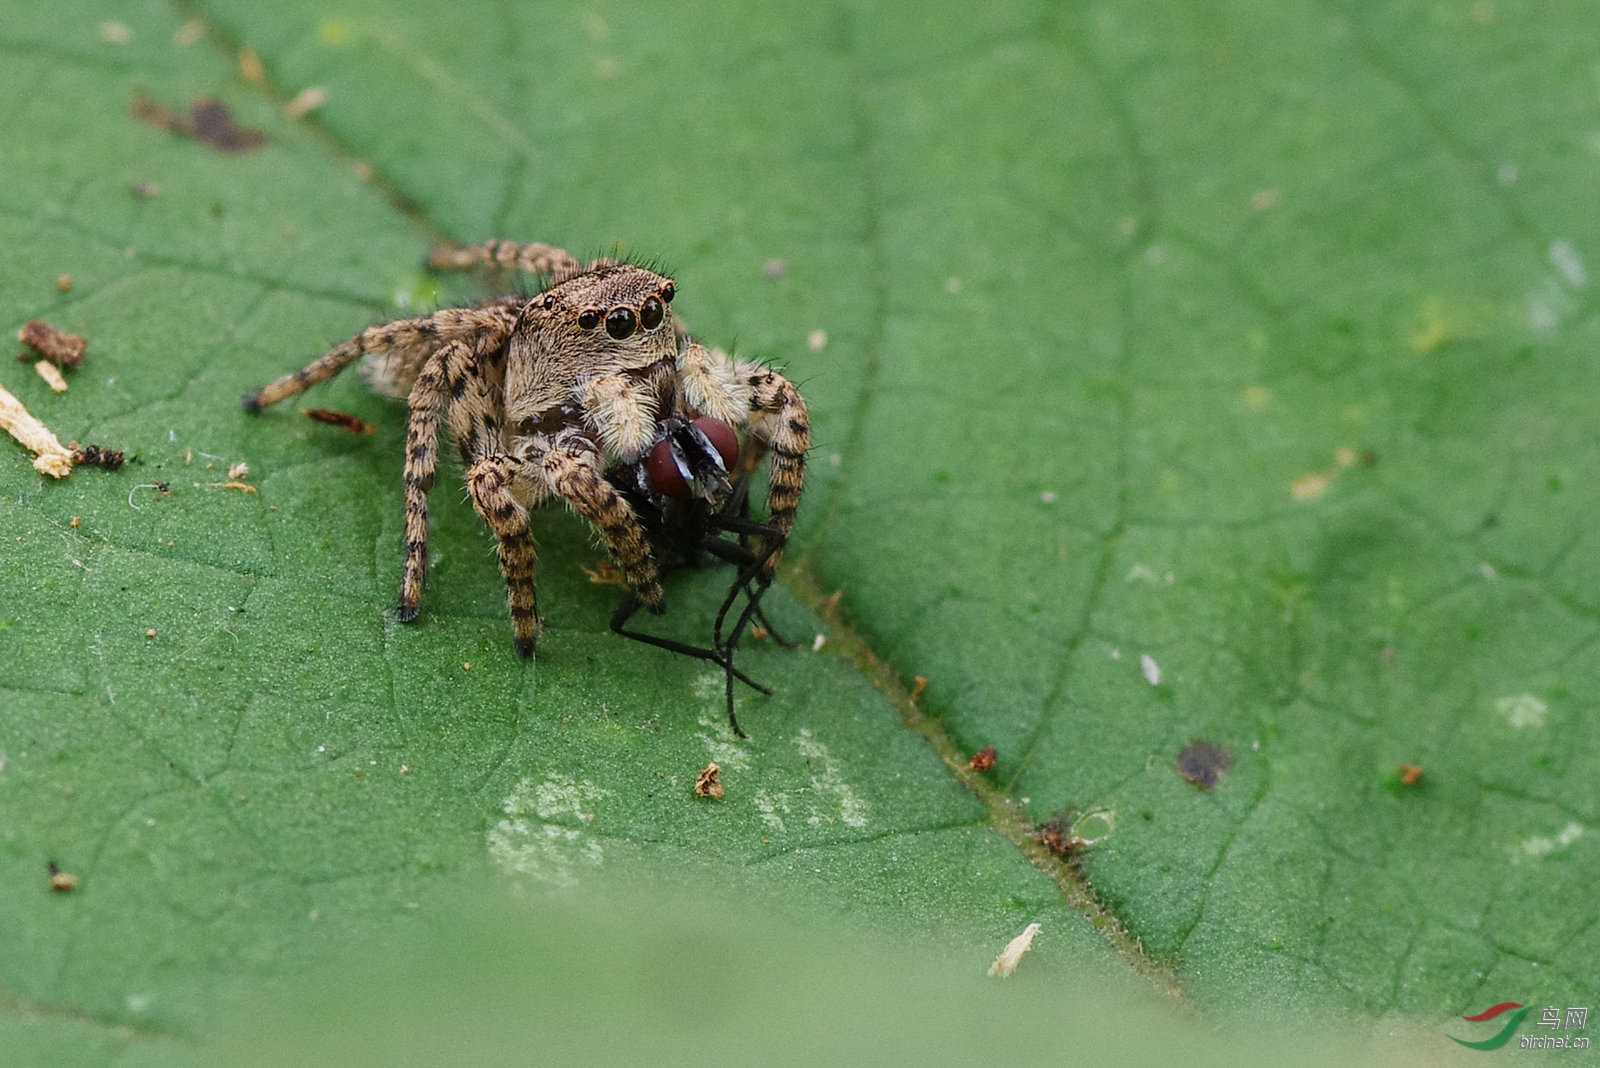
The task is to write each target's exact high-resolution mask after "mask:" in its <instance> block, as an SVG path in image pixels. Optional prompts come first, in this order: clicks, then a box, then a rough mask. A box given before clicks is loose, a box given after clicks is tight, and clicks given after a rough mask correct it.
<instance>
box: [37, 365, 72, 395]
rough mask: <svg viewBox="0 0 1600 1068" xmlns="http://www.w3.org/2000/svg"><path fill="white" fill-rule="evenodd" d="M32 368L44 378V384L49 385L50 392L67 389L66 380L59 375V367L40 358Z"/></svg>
mask: <svg viewBox="0 0 1600 1068" xmlns="http://www.w3.org/2000/svg"><path fill="white" fill-rule="evenodd" d="M33 369H34V370H35V371H38V372H39V377H40V378H42V379H44V382H45V385H47V386H49V387H50V392H52V393H65V392H66V391H67V380H66V379H65V378H62V377H61V369H60V368H58V367H57V366H56V365H55V364H53V363H51V362H50V361H49V360H40V361H39V362H38V363H36V364H34V365H33Z"/></svg>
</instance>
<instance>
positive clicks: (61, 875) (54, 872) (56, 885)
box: [49, 860, 78, 894]
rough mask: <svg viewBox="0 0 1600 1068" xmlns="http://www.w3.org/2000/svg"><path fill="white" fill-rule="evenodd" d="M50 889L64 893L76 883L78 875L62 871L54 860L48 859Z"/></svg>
mask: <svg viewBox="0 0 1600 1068" xmlns="http://www.w3.org/2000/svg"><path fill="white" fill-rule="evenodd" d="M49 868H50V889H52V890H54V891H55V892H56V893H58V894H64V893H66V892H67V891H68V890H71V889H72V888H73V887H75V886H77V885H78V877H77V876H76V875H74V874H72V873H71V872H69V871H62V870H61V869H60V868H58V867H56V862H55V861H53V860H52V861H50V864H49Z"/></svg>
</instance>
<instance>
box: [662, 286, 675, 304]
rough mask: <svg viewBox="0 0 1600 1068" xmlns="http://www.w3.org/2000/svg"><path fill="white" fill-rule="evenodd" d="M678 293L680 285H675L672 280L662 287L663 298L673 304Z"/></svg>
mask: <svg viewBox="0 0 1600 1068" xmlns="http://www.w3.org/2000/svg"><path fill="white" fill-rule="evenodd" d="M677 295H678V287H677V286H675V285H673V284H672V283H671V282H668V283H667V284H666V285H664V286H662V287H661V299H662V300H664V301H666V302H667V303H668V304H671V303H672V298H673V297H675V296H677Z"/></svg>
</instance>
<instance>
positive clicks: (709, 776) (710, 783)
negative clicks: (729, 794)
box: [694, 760, 722, 798]
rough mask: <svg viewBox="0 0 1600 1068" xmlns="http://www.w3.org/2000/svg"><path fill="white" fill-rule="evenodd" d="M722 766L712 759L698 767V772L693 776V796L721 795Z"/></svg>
mask: <svg viewBox="0 0 1600 1068" xmlns="http://www.w3.org/2000/svg"><path fill="white" fill-rule="evenodd" d="M721 776H722V766H721V765H719V764H718V763H717V762H716V761H714V760H713V761H712V762H711V763H709V764H707V765H706V766H705V767H703V768H701V769H700V774H699V775H697V776H695V780H694V796H696V797H711V798H716V797H721V796H722V777H721Z"/></svg>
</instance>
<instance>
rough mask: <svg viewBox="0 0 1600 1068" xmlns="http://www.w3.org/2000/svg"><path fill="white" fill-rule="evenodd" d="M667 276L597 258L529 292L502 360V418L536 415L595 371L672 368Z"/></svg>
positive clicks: (674, 345)
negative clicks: (504, 410)
mask: <svg viewBox="0 0 1600 1068" xmlns="http://www.w3.org/2000/svg"><path fill="white" fill-rule="evenodd" d="M673 295H674V287H673V284H672V279H670V278H667V277H666V276H665V275H659V274H656V273H655V272H654V271H650V270H646V269H645V268H643V267H636V266H634V265H633V264H629V263H612V262H610V261H600V262H597V263H595V264H593V265H591V266H590V268H589V269H588V270H586V271H584V272H583V273H582V274H578V275H574V276H573V277H571V278H568V279H566V280H565V281H563V282H559V283H557V284H556V285H553V286H551V287H550V288H549V289H547V290H545V291H544V292H543V293H539V294H536V295H535V296H533V297H532V298H531V299H530V300H529V301H528V303H527V304H526V305H525V306H524V309H523V312H522V317H521V320H520V321H519V323H518V325H517V328H516V331H515V333H514V335H513V337H512V340H511V351H510V360H509V361H508V363H507V365H506V407H507V413H506V414H507V416H508V417H509V418H510V419H511V420H512V421H513V422H518V421H521V420H524V419H527V418H533V417H542V416H543V415H544V414H545V413H548V412H550V411H552V409H553V408H554V407H555V406H557V405H559V404H562V403H565V402H567V401H568V400H569V399H570V397H571V394H572V390H573V388H574V386H576V385H578V384H579V383H582V382H585V381H588V380H591V379H593V378H596V377H598V376H601V375H613V374H621V375H628V374H629V373H630V372H637V371H645V370H647V369H650V368H656V367H660V366H662V365H663V364H665V365H666V366H669V367H670V366H671V364H672V362H673V361H675V360H676V358H677V353H678V336H677V324H676V321H675V320H674V319H673V316H672V308H671V304H672V297H673Z"/></svg>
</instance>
